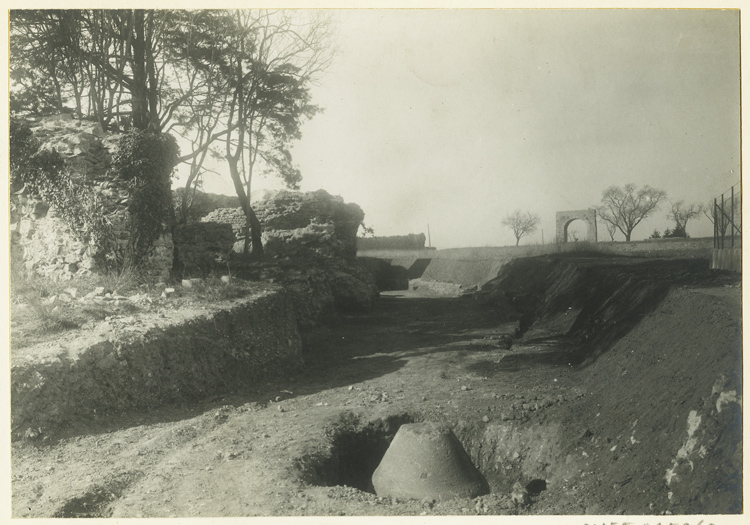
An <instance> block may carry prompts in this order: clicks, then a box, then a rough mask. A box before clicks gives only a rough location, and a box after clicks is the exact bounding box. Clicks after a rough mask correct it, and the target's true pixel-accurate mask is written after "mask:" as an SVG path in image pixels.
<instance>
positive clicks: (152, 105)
mask: <svg viewBox="0 0 750 525" xmlns="http://www.w3.org/2000/svg"><path fill="white" fill-rule="evenodd" d="M153 39H154V13H153V11H152V12H150V13H149V14H148V20H147V31H146V42H145V59H146V73H147V75H148V94H147V97H148V119H149V126H150V128H151V129H153V130H155V131H161V123H160V122H159V107H158V106H159V86H158V84H157V81H156V66H155V65H154V42H153Z"/></svg>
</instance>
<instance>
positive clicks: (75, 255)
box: [10, 114, 173, 280]
mask: <svg viewBox="0 0 750 525" xmlns="http://www.w3.org/2000/svg"><path fill="white" fill-rule="evenodd" d="M27 124H28V125H29V126H30V127H31V130H32V131H33V133H34V136H35V138H37V139H38V140H39V142H40V143H41V144H42V148H43V149H47V150H55V151H57V152H58V153H59V154H60V155H61V156H62V157H63V159H64V161H65V167H66V168H67V169H68V170H70V171H71V172H72V173H75V175H76V178H77V179H78V180H80V181H81V184H85V185H87V187H88V188H90V189H91V190H92V191H94V192H95V193H96V194H97V195H98V197H99V198H100V200H101V202H102V203H103V209H104V213H105V214H106V216H107V218H108V220H109V221H110V223H111V224H112V229H113V234H114V237H115V238H116V239H117V240H118V242H119V243H121V244H124V243H127V241H128V238H129V227H130V224H129V212H128V210H127V200H128V194H127V192H126V191H125V190H124V189H123V188H120V187H118V186H117V185H116V184H113V183H112V181H111V180H109V179H110V178H109V177H108V176H107V171H108V170H109V167H110V165H111V160H112V155H113V154H114V153H116V152H117V149H118V144H119V140H120V137H121V135H119V134H116V133H105V132H103V131H102V128H101V126H100V125H99V124H96V123H93V122H87V121H82V120H73V118H72V116H71V115H70V114H62V115H55V116H52V117H45V118H41V119H38V120H35V121H28V122H27ZM10 211H11V214H10V222H11V224H10V230H11V254H12V259H11V261H12V264H13V270H14V271H17V270H19V269H21V268H23V269H24V270H25V271H27V272H29V273H31V274H37V275H43V276H46V277H48V278H51V279H53V280H67V279H71V278H73V277H75V276H81V275H86V274H87V273H90V272H96V271H98V270H99V268H97V265H96V256H97V254H98V253H97V252H98V247H97V246H96V245H93V244H90V243H89V244H87V243H84V242H83V241H82V240H81V235H79V232H74V231H71V229H70V227H68V226H67V225H66V224H65V222H64V221H63V220H62V219H60V218H59V217H57V215H56V212H55V209H54V208H50V207H49V206H48V205H47V204H45V203H43V202H41V201H40V200H39V199H36V198H32V197H30V196H28V195H25V194H23V193H21V194H18V195H12V196H11V199H10ZM172 253H173V243H172V237H171V233H170V232H166V233H165V234H164V235H162V237H161V238H160V239H159V240H158V241H157V242H156V244H155V246H154V249H153V253H152V254H151V256H150V257H149V260H148V262H147V264H146V267H145V268H144V274H145V275H146V276H147V277H149V278H151V279H154V280H164V279H166V278H168V277H169V274H170V270H171V268H172Z"/></svg>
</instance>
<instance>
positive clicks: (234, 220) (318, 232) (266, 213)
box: [201, 190, 364, 260]
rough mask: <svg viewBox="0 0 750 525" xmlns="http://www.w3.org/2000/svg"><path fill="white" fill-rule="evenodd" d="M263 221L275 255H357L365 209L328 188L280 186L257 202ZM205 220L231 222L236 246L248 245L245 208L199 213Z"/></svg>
mask: <svg viewBox="0 0 750 525" xmlns="http://www.w3.org/2000/svg"><path fill="white" fill-rule="evenodd" d="M253 210H255V213H256V215H257V216H258V220H259V221H260V223H261V225H262V227H263V234H262V240H263V246H264V249H265V251H266V253H267V255H269V256H271V257H274V256H276V257H299V256H306V255H310V254H316V255H320V256H323V257H328V258H343V259H347V260H354V258H356V255H357V230H358V229H359V226H360V224H361V223H362V220H363V219H364V213H363V212H362V209H361V208H360V207H359V206H357V205H356V204H352V203H345V202H344V200H343V198H341V197H340V196H337V195H330V194H329V193H328V192H326V191H325V190H318V191H313V192H307V193H303V192H296V191H286V190H282V191H278V192H275V193H272V194H270V195H268V196H267V197H266V199H264V200H262V201H258V202H254V203H253ZM201 221H202V222H204V223H221V224H228V225H230V226H231V227H232V231H233V232H234V235H235V238H236V242H235V244H234V248H233V250H234V251H235V252H237V253H241V252H242V250H243V247H244V235H245V234H244V227H245V214H244V213H243V211H242V208H219V209H217V210H214V211H213V212H211V213H209V214H208V215H206V216H205V217H203V218H202V219H201Z"/></svg>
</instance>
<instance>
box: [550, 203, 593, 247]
mask: <svg viewBox="0 0 750 525" xmlns="http://www.w3.org/2000/svg"><path fill="white" fill-rule="evenodd" d="M556 219H557V220H556V221H555V222H556V231H557V235H556V240H557V243H558V244H562V243H566V242H568V226H570V223H571V222H573V221H575V220H576V219H580V220H582V221H583V222H585V223H586V227H587V233H586V239H585V241H586V242H596V210H574V211H558V212H557V216H556Z"/></svg>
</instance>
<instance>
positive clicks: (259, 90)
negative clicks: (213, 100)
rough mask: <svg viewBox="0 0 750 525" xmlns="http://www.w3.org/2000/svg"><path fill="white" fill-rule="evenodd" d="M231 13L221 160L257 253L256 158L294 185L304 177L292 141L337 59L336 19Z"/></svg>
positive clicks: (311, 112) (277, 13)
mask: <svg viewBox="0 0 750 525" xmlns="http://www.w3.org/2000/svg"><path fill="white" fill-rule="evenodd" d="M232 17H233V18H234V26H233V29H234V31H235V32H234V34H231V35H229V36H228V38H229V39H230V40H231V42H232V43H231V46H232V48H233V54H232V55H231V57H230V60H229V63H228V75H227V76H228V79H229V84H230V88H231V95H230V101H229V103H228V117H227V121H226V123H225V127H226V129H228V130H229V133H227V135H226V136H225V137H224V143H225V155H224V157H225V158H226V160H227V164H228V166H229V174H230V176H231V177H232V182H233V183H234V188H235V191H236V192H237V196H238V197H239V198H240V204H241V206H242V210H243V211H244V212H245V216H246V217H247V224H246V236H245V252H247V251H248V242H247V239H248V235H247V233H249V237H250V239H251V241H252V248H253V254H254V255H256V256H262V255H263V244H262V241H261V225H260V222H259V220H258V218H257V217H256V215H255V212H254V211H253V209H252V206H251V205H250V198H251V193H250V190H251V185H252V179H253V175H254V173H255V168H256V163H258V162H259V161H260V164H261V165H262V166H263V167H264V168H266V171H267V172H269V173H274V174H275V175H278V176H279V177H280V178H281V179H282V180H283V181H284V183H285V184H286V185H287V187H289V188H292V189H297V187H298V185H299V181H300V180H301V178H302V175H301V173H300V171H299V170H298V169H297V168H296V167H295V166H294V165H293V163H292V156H291V152H290V145H291V143H292V142H293V141H294V140H297V139H299V138H300V136H301V132H300V128H301V125H302V122H303V121H304V120H305V119H309V118H311V117H312V116H314V115H315V114H316V113H317V112H318V111H319V110H320V108H318V107H317V106H314V105H313V104H311V103H310V93H309V89H310V85H311V83H313V82H314V81H315V80H316V78H317V77H318V75H319V74H320V73H322V72H323V71H324V70H325V69H326V68H327V67H328V66H329V65H330V63H331V61H332V59H333V55H334V48H333V46H332V38H333V33H332V24H331V20H330V16H329V15H328V14H325V13H320V12H314V13H312V14H309V16H308V17H307V18H305V17H304V16H303V15H301V14H299V13H294V12H291V11H259V12H254V11H244V10H243V11H235V12H234V13H232ZM248 230H249V231H248Z"/></svg>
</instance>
